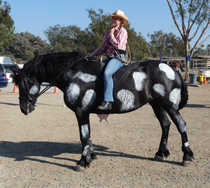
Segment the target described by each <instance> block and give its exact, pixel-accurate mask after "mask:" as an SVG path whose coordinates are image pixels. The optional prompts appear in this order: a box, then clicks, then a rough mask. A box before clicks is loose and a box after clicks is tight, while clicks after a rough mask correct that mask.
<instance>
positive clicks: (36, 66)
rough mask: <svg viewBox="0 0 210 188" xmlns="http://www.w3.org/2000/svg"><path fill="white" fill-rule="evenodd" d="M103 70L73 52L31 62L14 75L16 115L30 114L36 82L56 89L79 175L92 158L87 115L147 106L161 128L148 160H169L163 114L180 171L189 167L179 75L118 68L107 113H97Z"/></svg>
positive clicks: (141, 66)
mask: <svg viewBox="0 0 210 188" xmlns="http://www.w3.org/2000/svg"><path fill="white" fill-rule="evenodd" d="M103 70H104V64H103V63H102V62H99V61H96V60H94V59H93V58H86V57H85V56H83V55H81V54H80V53H78V52H72V53H53V54H46V55H39V56H35V57H34V58H33V59H31V60H30V61H28V62H27V63H26V64H25V65H24V67H23V69H21V70H17V71H14V81H15V84H16V85H17V86H18V87H19V100H20V109H21V111H22V113H24V114H25V115H28V113H30V112H32V111H33V110H34V103H35V101H36V99H37V97H38V96H40V93H39V91H40V85H41V83H42V82H48V83H51V84H50V86H51V85H53V86H56V87H58V88H59V89H60V90H61V91H62V92H63V93H64V101H65V104H66V106H68V108H70V109H71V110H72V111H74V112H75V115H76V117H77V120H78V124H79V130H80V140H81V143H82V152H81V153H82V157H81V159H80V160H79V161H78V162H77V166H76V170H78V171H82V170H85V168H86V167H87V166H88V165H89V164H90V162H91V161H92V159H95V158H96V155H95V153H94V150H93V145H92V142H91V136H90V121H89V115H90V113H95V114H114V113H127V112H131V111H133V110H136V109H138V108H140V107H142V106H143V105H145V104H147V103H149V104H150V105H151V106H152V108H153V110H154V113H155V115H156V117H157V119H158V120H159V122H160V125H161V128H162V138H161V141H160V145H159V149H158V151H157V153H156V154H155V158H154V159H155V160H162V159H163V158H164V156H165V157H168V156H169V155H170V153H169V150H168V148H167V142H168V134H169V128H170V124H171V122H170V121H169V119H168V117H167V114H168V115H169V116H170V118H171V119H172V121H173V122H174V124H175V125H176V126H177V129H178V131H179V133H180V134H181V138H182V151H183V153H184V155H183V165H186V164H187V163H189V162H190V161H192V158H193V152H192V151H191V149H190V147H189V142H188V138H187V131H186V123H185V121H184V120H183V118H182V116H181V115H180V113H179V109H181V108H183V107H184V106H185V104H186V103H187V100H188V91H187V85H186V84H185V82H184V80H183V78H182V77H181V75H179V74H178V73H177V72H176V71H175V70H174V69H173V68H171V67H170V66H168V65H167V64H165V63H163V62H161V61H155V60H148V61H141V62H136V63H131V64H129V65H128V66H124V67H122V68H121V70H119V71H117V72H116V73H115V74H114V75H113V77H114V80H115V85H114V91H113V95H114V103H113V105H112V109H111V110H107V111H101V110H98V109H97V107H98V106H99V105H100V104H101V102H102V100H103ZM42 93H43V92H41V94H42ZM180 97H181V100H180Z"/></svg>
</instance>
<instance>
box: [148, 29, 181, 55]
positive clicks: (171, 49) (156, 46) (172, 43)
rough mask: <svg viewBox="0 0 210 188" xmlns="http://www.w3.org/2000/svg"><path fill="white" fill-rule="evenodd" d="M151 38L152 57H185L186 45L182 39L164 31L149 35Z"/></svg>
mask: <svg viewBox="0 0 210 188" xmlns="http://www.w3.org/2000/svg"><path fill="white" fill-rule="evenodd" d="M147 36H148V37H150V40H151V41H150V48H151V49H152V50H151V51H152V52H153V54H152V56H153V57H155V55H156V56H158V54H159V55H160V54H161V55H163V56H183V55H184V43H183V41H182V40H181V38H180V37H177V36H175V35H174V34H173V33H163V31H162V30H160V31H155V32H154V33H153V34H148V35H147Z"/></svg>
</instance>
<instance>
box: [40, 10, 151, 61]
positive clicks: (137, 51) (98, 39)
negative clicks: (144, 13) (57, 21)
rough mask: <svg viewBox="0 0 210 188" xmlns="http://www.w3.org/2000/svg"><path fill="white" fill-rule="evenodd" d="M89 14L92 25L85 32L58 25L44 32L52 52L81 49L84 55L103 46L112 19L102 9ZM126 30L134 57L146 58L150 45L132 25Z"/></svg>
mask: <svg viewBox="0 0 210 188" xmlns="http://www.w3.org/2000/svg"><path fill="white" fill-rule="evenodd" d="M87 12H88V17H89V18H90V19H91V23H90V24H89V26H88V27H87V28H86V29H85V30H84V31H83V30H81V29H80V28H79V27H77V26H71V25H70V26H66V27H61V26H60V25H56V26H54V27H49V28H48V29H47V30H46V31H44V33H45V35H46V37H47V39H48V40H49V43H50V46H51V48H52V51H66V52H68V51H73V50H77V49H80V51H82V52H84V53H91V52H93V51H94V50H96V49H97V48H99V47H100V46H101V45H102V43H103V38H104V34H105V33H106V32H107V31H108V30H110V29H111V24H110V17H109V16H108V15H105V14H104V12H103V10H102V9H99V10H98V12H96V11H94V10H93V9H87ZM125 28H126V29H127V31H128V36H129V37H128V44H129V46H130V49H131V52H132V55H133V56H135V57H136V59H138V60H141V59H143V58H145V57H146V56H147V54H148V51H149V45H148V43H147V42H146V40H145V39H144V38H143V37H142V36H141V34H138V35H137V33H136V32H135V31H134V29H133V28H130V24H128V25H126V26H125Z"/></svg>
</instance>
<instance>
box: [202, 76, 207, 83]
mask: <svg viewBox="0 0 210 188" xmlns="http://www.w3.org/2000/svg"><path fill="white" fill-rule="evenodd" d="M203 83H204V84H207V81H206V75H204V81H203Z"/></svg>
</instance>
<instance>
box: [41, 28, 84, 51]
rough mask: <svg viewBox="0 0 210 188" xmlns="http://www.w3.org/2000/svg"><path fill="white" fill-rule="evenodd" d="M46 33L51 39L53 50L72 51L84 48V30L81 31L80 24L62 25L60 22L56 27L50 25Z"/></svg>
mask: <svg viewBox="0 0 210 188" xmlns="http://www.w3.org/2000/svg"><path fill="white" fill-rule="evenodd" d="M44 33H45V35H46V37H47V39H48V40H49V44H50V48H51V50H52V51H53V52H57V51H60V52H70V51H74V50H76V49H77V48H81V49H83V47H82V46H80V41H81V37H82V36H83V35H84V31H81V29H80V28H79V27H78V26H71V25H70V26H66V27H64V26H63V27H61V26H60V25H59V24H58V25H55V26H54V27H49V28H48V29H47V30H45V31H44Z"/></svg>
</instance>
